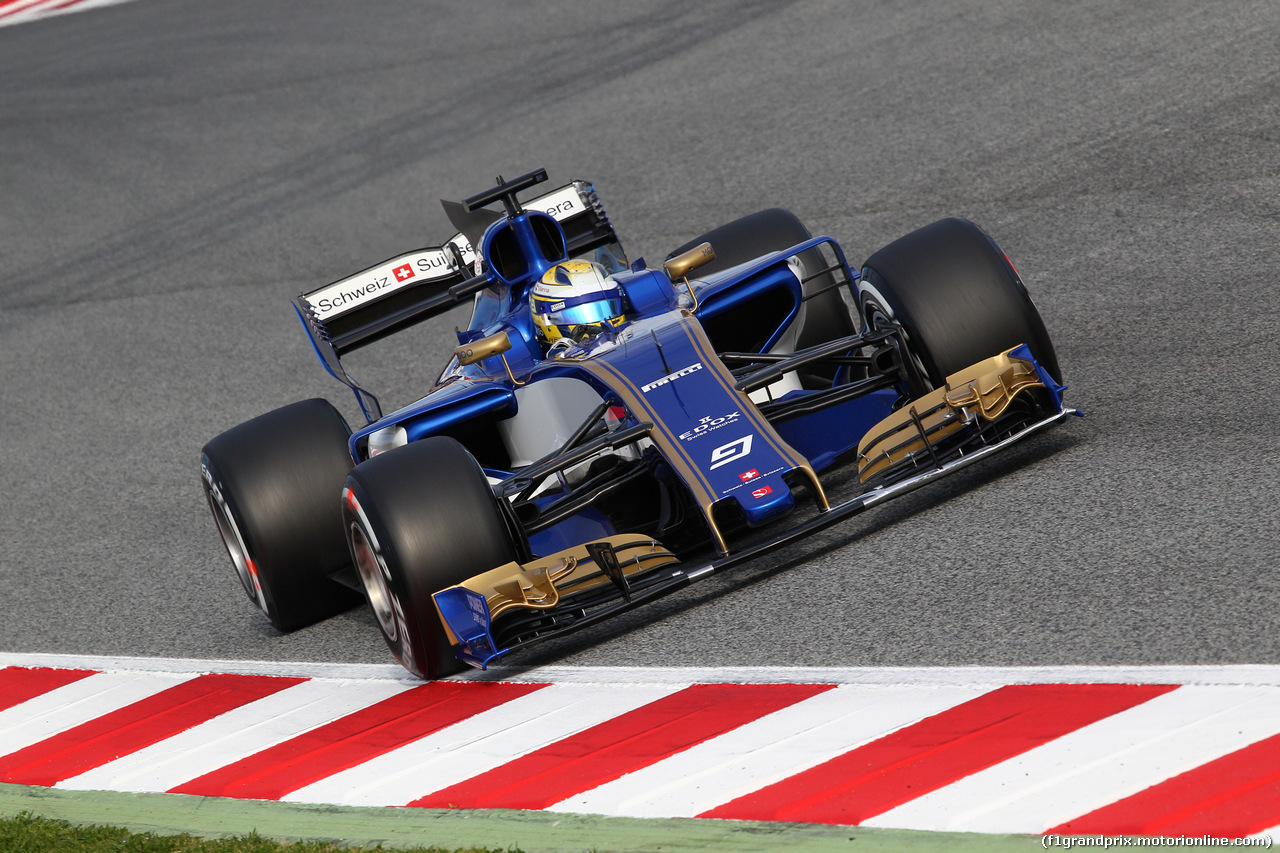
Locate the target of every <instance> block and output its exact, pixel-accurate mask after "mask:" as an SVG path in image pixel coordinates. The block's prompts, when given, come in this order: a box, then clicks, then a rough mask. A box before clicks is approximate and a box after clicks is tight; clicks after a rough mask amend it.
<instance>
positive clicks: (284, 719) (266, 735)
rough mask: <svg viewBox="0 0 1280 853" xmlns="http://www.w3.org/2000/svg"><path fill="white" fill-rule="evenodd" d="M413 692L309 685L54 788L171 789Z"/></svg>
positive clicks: (375, 685) (380, 686)
mask: <svg viewBox="0 0 1280 853" xmlns="http://www.w3.org/2000/svg"><path fill="white" fill-rule="evenodd" d="M409 689H412V685H409V684H403V683H399V682H392V681H382V682H378V681H356V682H352V681H338V680H311V681H304V682H302V683H301V684H297V685H294V686H293V687H290V688H288V689H287V690H281V691H280V692H279V693H275V694H272V695H271V696H265V697H263V698H262V699H259V700H257V701H255V702H250V703H249V704H247V705H242V706H241V707H239V708H236V709H234V710H232V711H228V712H227V713H225V714H223V715H222V716H220V717H216V718H214V719H212V720H209V721H208V722H205V723H202V724H200V725H198V726H195V727H194V728H191V729H188V730H187V731H185V732H182V733H180V734H177V735H174V736H173V737H170V738H167V739H165V740H162V741H160V742H159V743H156V744H152V745H151V746H149V747H146V748H145V749H140V750H138V751H137V752H135V753H132V754H130V755H126V756H124V757H123V758H119V759H116V760H115V761H112V762H109V763H107V764H104V765H102V766H101V767H97V768H94V769H92V770H89V771H87V772H85V773H82V774H80V775H79V776H74V777H72V778H70V779H64V780H63V781H61V782H59V783H58V784H57V785H55V786H54V787H57V788H66V789H70V790H80V791H94V790H106V791H151V792H163V791H167V790H169V789H170V788H175V787H177V786H178V785H181V784H183V783H184V782H190V781H191V780H192V779H196V778H199V777H200V776H203V775H204V774H206V773H210V772H212V771H214V770H217V769H218V768H220V767H225V766H226V765H228V764H234V763H235V762H237V761H240V760H242V759H244V758H248V757H249V756H251V755H254V754H256V753H258V752H261V751H262V750H264V749H269V748H271V747H273V746H276V745H277V744H280V743H283V742H284V741H287V740H289V739H291V738H294V737H297V736H298V735H300V734H303V733H305V732H308V731H311V730H312V729H315V728H317V727H319V726H322V725H325V724H326V723H330V722H332V721H334V720H336V719H338V718H339V717H344V716H346V715H347V714H351V713H354V712H356V711H359V710H361V709H363V708H367V707H369V706H370V705H374V704H376V703H378V702H381V701H383V700H384V699H389V698H391V697H392V696H394V695H396V694H397V693H402V692H404V691H405V690H409Z"/></svg>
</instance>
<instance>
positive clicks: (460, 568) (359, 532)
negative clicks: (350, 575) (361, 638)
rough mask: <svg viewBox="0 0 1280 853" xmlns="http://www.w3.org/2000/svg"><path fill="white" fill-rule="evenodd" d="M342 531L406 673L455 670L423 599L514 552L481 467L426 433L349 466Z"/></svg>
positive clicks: (448, 441)
mask: <svg viewBox="0 0 1280 853" xmlns="http://www.w3.org/2000/svg"><path fill="white" fill-rule="evenodd" d="M342 514H343V521H344V524H343V528H344V529H345V530H346V535H347V540H348V543H349V545H350V549H351V558H352V559H353V560H354V561H355V564H356V568H357V569H358V570H359V573H360V579H361V581H362V582H363V583H364V586H365V593H366V596H367V598H368V599H369V605H370V607H371V608H372V610H373V615H374V618H375V620H376V621H377V623H378V629H379V631H381V632H382V637H383V639H384V640H386V642H387V646H388V647H390V649H391V651H392V653H393V654H395V656H396V658H397V659H398V660H399V661H400V663H401V664H402V665H403V666H404V668H405V669H407V670H409V672H411V673H413V674H414V675H416V676H418V677H419V678H424V679H428V680H431V679H435V678H441V677H443V676H446V675H450V674H452V673H454V672H457V671H459V670H460V669H462V667H463V665H462V664H461V663H460V662H459V661H458V660H457V658H456V657H455V656H454V651H453V647H452V645H450V643H449V641H448V638H447V637H446V635H445V631H444V627H443V626H442V625H441V623H440V617H439V615H438V613H437V611H436V608H435V602H434V601H433V600H432V598H431V596H432V594H433V593H436V592H439V591H440V590H442V589H445V588H447V587H450V586H453V585H454V584H457V583H460V582H462V581H464V580H466V579H467V578H469V577H473V576H475V575H478V574H480V573H481V572H485V571H488V570H489V569H493V568H497V567H498V566H501V565H503V564H504V563H509V562H512V561H513V560H516V559H517V550H516V546H515V544H514V540H513V537H512V534H511V531H510V530H509V528H508V526H507V521H506V519H505V517H504V515H503V513H502V510H501V508H500V507H499V505H498V499H497V498H496V497H495V496H494V494H493V489H492V488H491V487H490V486H489V482H488V480H487V479H486V478H485V476H484V472H483V471H481V470H480V466H479V464H478V463H477V462H476V460H475V457H473V456H472V455H471V454H470V453H469V452H467V450H466V448H464V447H463V446H462V445H461V444H459V443H458V442H457V441H455V440H454V439H452V438H447V437H444V436H435V437H432V438H424V439H422V440H420V441H415V442H413V443H411V444H408V445H405V446H404V447H400V448H397V449H395V450H392V451H389V452H387V453H382V454H379V455H378V456H375V457H374V458H373V459H370V460H369V461H368V462H364V463H362V464H361V465H359V466H357V467H356V468H355V469H353V470H352V471H351V473H350V475H349V476H348V477H347V487H346V492H345V493H344V499H343V506H342Z"/></svg>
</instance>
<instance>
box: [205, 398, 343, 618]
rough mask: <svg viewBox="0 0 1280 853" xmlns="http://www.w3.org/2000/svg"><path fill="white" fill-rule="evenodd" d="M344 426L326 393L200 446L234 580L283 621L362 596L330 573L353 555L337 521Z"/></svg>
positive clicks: (335, 609)
mask: <svg viewBox="0 0 1280 853" xmlns="http://www.w3.org/2000/svg"><path fill="white" fill-rule="evenodd" d="M349 435H350V431H349V430H348V429H347V424H346V422H345V421H344V420H343V419H342V415H340V414H339V413H338V410H337V409H335V408H334V407H333V406H332V404H330V403H329V402H328V401H327V400H321V399H312V400H303V401H301V402H298V403H294V404H292V405H289V406H285V407H284V408H282V409H276V410H275V411H274V412H268V413H267V414H265V415H261V416H260V417H257V418H254V419H253V420H251V421H248V422H246V423H243V424H241V425H240V426H237V427H234V428H232V429H229V430H227V431H226V432H224V433H223V434H222V435H220V436H218V437H217V438H215V439H213V440H212V441H210V442H209V443H208V444H206V445H205V446H204V450H203V452H202V455H201V464H200V468H201V476H202V479H203V483H204V493H205V497H206V498H207V499H208V501H209V509H210V510H211V511H212V512H213V518H214V521H216V522H217V525H218V533H219V534H221V536H222V543H223V544H224V545H225V546H226V548H227V553H228V554H230V556H231V563H232V565H233V566H234V567H235V570H236V574H237V575H238V576H239V577H240V583H241V585H242V586H243V587H244V590H245V592H246V593H248V595H249V599H250V600H251V601H252V602H253V603H254V604H255V605H257V607H258V609H259V610H261V611H262V612H263V613H264V614H265V615H266V617H267V619H268V620H270V622H271V624H272V625H274V626H275V627H276V628H277V629H279V630H281V631H293V630H296V629H298V628H302V627H305V626H307V625H310V624H312V623H314V622H318V621H320V620H321V619H325V618H327V617H329V616H332V615H333V614H335V613H339V612H341V611H343V610H346V609H348V608H350V607H354V606H355V605H357V604H359V603H360V595H359V593H357V592H355V591H354V590H351V589H348V588H346V587H344V586H342V585H341V584H339V583H337V582H336V581H331V580H329V579H328V577H327V576H328V575H330V574H332V573H334V572H338V571H341V570H344V569H346V568H348V567H349V566H350V565H351V557H350V555H349V552H348V550H347V542H346V537H345V535H344V534H343V531H342V509H341V507H342V500H341V499H342V483H343V480H344V479H345V478H346V476H347V472H348V471H349V470H351V456H350V454H349V453H348V451H347V438H348V436H349Z"/></svg>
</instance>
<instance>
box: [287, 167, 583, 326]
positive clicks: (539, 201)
mask: <svg viewBox="0 0 1280 853" xmlns="http://www.w3.org/2000/svg"><path fill="white" fill-rule="evenodd" d="M523 204H524V207H525V209H526V210H538V211H542V212H543V213H546V214H547V215H548V216H551V217H553V218H554V219H556V220H558V221H564V220H566V219H568V218H570V217H572V216H576V215H578V214H580V213H585V212H586V210H587V207H586V205H585V204H584V203H583V201H582V195H581V194H580V193H579V191H578V185H577V184H576V183H573V184H569V185H567V186H564V187H561V188H560V189H557V190H552V191H551V192H549V193H547V194H546V195H542V196H539V197H537V198H535V199H533V200H532V201H527V202H523ZM447 242H450V243H453V244H454V245H455V246H457V247H458V249H459V251H460V252H461V254H462V260H463V262H464V263H466V264H474V263H475V260H476V252H475V248H474V247H473V246H472V245H471V242H470V241H469V240H468V239H467V238H466V237H464V236H462V234H460V233H459V234H455V235H454V236H453V237H452V238H450V239H449V240H448V241H447ZM456 274H457V271H456V270H455V269H453V268H452V267H451V266H450V265H449V260H448V256H447V255H446V254H445V251H444V249H440V248H429V249H419V250H417V251H413V252H408V253H406V254H403V255H400V256H399V257H395V258H392V259H391V260H389V261H384V262H382V263H381V264H378V265H377V266H376V267H370V268H369V269H367V270H364V271H363V272H358V273H356V274H355V275H353V276H350V277H348V278H344V279H342V280H341V281H337V282H334V283H333V284H330V285H327V286H325V287H322V288H320V289H319V290H315V291H312V292H311V293H306V294H303V296H304V298H305V299H306V300H307V302H309V303H310V304H311V308H312V309H313V310H314V311H315V314H316V318H317V319H319V320H321V321H324V320H331V319H333V318H334V317H340V316H342V315H343V314H346V313H347V312H348V311H353V310H355V309H356V308H358V307H360V306H361V305H366V304H368V303H370V302H372V301H374V300H376V299H381V298H382V297H384V296H388V295H390V294H392V293H395V292H396V291H397V290H402V289H404V288H406V287H412V286H413V285H415V284H422V283H423V282H429V281H435V280H437V279H442V278H448V277H449V276H452V275H456Z"/></svg>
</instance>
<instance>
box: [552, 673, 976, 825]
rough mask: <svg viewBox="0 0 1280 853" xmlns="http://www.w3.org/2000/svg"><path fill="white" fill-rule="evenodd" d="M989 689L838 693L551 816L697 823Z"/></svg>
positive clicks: (575, 800) (604, 788)
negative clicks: (712, 811) (741, 799)
mask: <svg viewBox="0 0 1280 853" xmlns="http://www.w3.org/2000/svg"><path fill="white" fill-rule="evenodd" d="M984 691H985V688H973V687H949V686H948V687H888V688H886V687H865V686H843V687H837V688H836V689H834V690H829V691H827V692H825V693H820V694H818V695H817V696H813V697H810V698H809V699H806V700H805V701H803V702H798V703H796V704H795V705H792V706H791V707H789V708H783V709H782V710H780V711H775V712H774V713H772V714H769V715H767V716H765V717H762V718H760V719H759V720H755V721H753V722H751V723H747V724H746V725H744V726H741V727H739V728H737V729H735V730H733V731H731V732H728V733H726V734H724V735H721V736H720V737H717V738H713V739H711V740H709V741H705V742H704V743H701V744H698V745H696V746H693V747H691V748H689V749H687V750H685V751H684V752H682V753H679V754H677V755H674V756H672V757H670V758H668V759H665V760H664V761H660V762H658V763H657V764H654V765H652V766H650V767H647V768H644V769H642V770H638V771H636V772H635V773H631V774H628V775H626V776H623V777H622V778H620V779H617V780H615V781H613V782H609V783H607V784H604V785H601V786H600V787H598V788H595V789H593V790H590V791H586V792H584V793H582V794H579V795H577V796H575V797H571V798H569V799H567V800H563V801H562V802H559V803H557V804H555V805H554V806H552V807H551V808H550V809H548V811H557V812H584V813H591V814H605V815H614V816H628V817H694V816H696V815H698V814H701V813H703V812H705V811H707V810H709V809H712V808H715V807H716V806H719V805H723V804H724V803H727V802H729V801H730V800H733V799H736V798H737V797H740V796H743V795H744V794H749V793H751V792H752V791H758V790H760V789H761V788H763V787H765V786H767V785H771V784H773V783H774V782H778V781H781V780H783V779H786V778H788V777H790V776H794V775H795V774H797V773H800V772H803V771H805V770H808V769H809V768H811V767H816V766H817V765H819V764H822V763H823V762H826V761H830V760H831V759H833V758H835V757H837V756H839V755H842V754H844V753H846V752H848V751H849V750H851V749H854V748H856V747H858V746H861V745H863V744H865V743H868V742H870V741H872V740H875V739H877V738H880V737H883V736H884V735H886V734H889V733H890V732H892V731H895V730H897V729H900V728H902V727H903V726H908V725H911V724H912V723H915V722H918V721H919V720H921V719H924V718H925V717H929V716H932V715H933V714H936V713H939V712H940V711H944V710H946V709H947V708H950V707H952V706H955V705H958V704H960V703H962V702H967V701H969V700H970V699H973V698H975V697H977V696H979V695H981V694H982V693H983V692H984Z"/></svg>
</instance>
